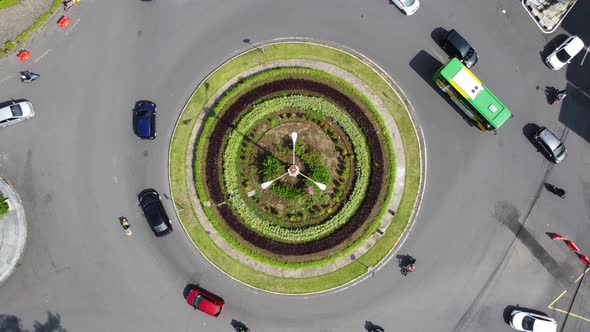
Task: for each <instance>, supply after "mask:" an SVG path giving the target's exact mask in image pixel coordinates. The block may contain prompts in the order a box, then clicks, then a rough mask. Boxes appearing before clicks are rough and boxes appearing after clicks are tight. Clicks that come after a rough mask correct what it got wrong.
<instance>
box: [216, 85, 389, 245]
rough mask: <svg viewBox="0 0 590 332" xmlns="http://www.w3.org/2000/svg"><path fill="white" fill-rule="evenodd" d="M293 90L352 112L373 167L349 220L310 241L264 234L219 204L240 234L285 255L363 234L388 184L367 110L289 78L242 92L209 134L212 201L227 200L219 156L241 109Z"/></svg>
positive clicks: (320, 87) (324, 89) (337, 94)
mask: <svg viewBox="0 0 590 332" xmlns="http://www.w3.org/2000/svg"><path fill="white" fill-rule="evenodd" d="M293 90H299V91H312V92H313V94H314V95H317V94H321V95H323V96H324V97H325V98H327V99H329V100H331V101H333V102H334V103H335V104H337V105H338V106H339V107H341V108H342V109H344V110H346V111H348V112H349V113H350V115H351V116H352V118H353V119H355V121H357V123H358V125H359V127H360V128H361V130H362V132H363V134H364V135H365V137H366V140H367V144H368V146H369V148H370V160H371V164H372V171H371V175H370V179H369V185H368V190H367V193H366V196H365V199H364V200H363V202H362V203H361V205H360V207H359V208H358V210H357V211H356V213H355V214H354V215H353V216H352V217H351V218H350V220H349V221H348V222H347V223H346V224H344V225H343V226H342V227H340V228H338V229H337V230H336V231H335V232H334V233H332V234H331V235H329V236H327V237H326V238H323V239H320V240H317V241H314V242H310V243H304V244H288V243H282V242H278V241H274V240H271V239H268V238H265V237H262V236H260V235H259V234H258V233H256V232H255V231H253V230H251V229H249V228H248V227H246V226H245V225H244V224H242V223H241V221H240V220H239V218H237V217H236V216H235V215H234V213H233V211H232V210H231V208H230V207H229V206H227V205H222V206H220V207H217V210H218V212H219V214H220V215H221V216H222V218H223V220H224V221H225V222H226V224H227V226H228V227H230V228H231V229H233V230H234V231H235V232H236V233H237V234H239V235H240V236H241V237H242V239H243V240H245V241H247V242H249V243H251V244H252V245H254V246H256V247H259V248H261V249H262V251H268V252H271V253H273V254H277V255H283V256H295V255H298V256H301V255H310V254H314V253H318V252H322V251H326V250H329V249H331V248H334V247H335V246H338V245H339V244H341V243H343V242H345V241H349V242H350V241H352V240H354V239H351V236H352V235H353V234H355V235H356V236H360V235H361V234H362V232H360V230H362V229H363V227H366V226H367V225H368V224H370V222H372V219H373V218H374V217H375V216H376V214H377V213H378V212H379V209H380V204H376V203H377V202H379V199H380V198H381V199H382V197H381V191H382V190H384V189H385V188H384V185H386V184H385V183H383V181H384V176H385V174H386V170H384V169H383V167H384V165H388V163H389V161H385V160H384V154H383V147H382V145H381V140H380V138H379V136H378V134H377V133H378V132H379V131H380V130H379V128H375V127H374V126H373V122H372V121H371V118H369V116H368V115H367V114H366V111H365V110H364V109H363V108H362V107H360V106H359V105H357V104H356V103H354V102H353V101H352V100H351V99H350V98H349V97H347V96H346V95H344V94H342V93H341V92H339V91H338V90H336V89H334V88H332V87H329V86H327V85H325V84H322V83H319V82H315V81H311V80H303V79H286V80H281V81H276V82H272V83H269V84H266V85H263V86H261V87H258V88H256V89H253V90H251V91H249V92H247V93H245V94H244V95H242V96H240V97H239V98H237V100H236V101H235V102H234V103H233V104H232V105H231V106H229V107H228V108H227V109H226V110H225V112H223V114H221V115H220V117H219V121H218V123H217V125H216V127H215V129H214V130H213V132H212V133H211V136H210V138H209V142H208V147H207V157H206V166H205V167H206V174H207V180H206V183H207V187H208V191H209V194H210V197H211V199H212V201H213V202H215V203H219V202H222V201H224V200H225V195H226V193H225V191H224V189H223V187H222V184H221V183H220V180H219V179H220V178H221V174H220V172H221V163H220V159H221V157H220V156H221V154H222V153H223V142H224V141H225V139H226V137H227V135H228V133H229V131H230V130H231V129H233V128H234V125H233V124H234V123H236V121H237V120H238V119H239V117H240V115H241V113H242V112H243V111H244V110H245V109H247V108H248V107H249V106H250V105H251V104H252V103H253V102H256V101H258V100H260V99H261V98H264V97H265V96H267V95H271V94H276V93H277V92H280V91H293ZM387 171H388V170H387Z"/></svg>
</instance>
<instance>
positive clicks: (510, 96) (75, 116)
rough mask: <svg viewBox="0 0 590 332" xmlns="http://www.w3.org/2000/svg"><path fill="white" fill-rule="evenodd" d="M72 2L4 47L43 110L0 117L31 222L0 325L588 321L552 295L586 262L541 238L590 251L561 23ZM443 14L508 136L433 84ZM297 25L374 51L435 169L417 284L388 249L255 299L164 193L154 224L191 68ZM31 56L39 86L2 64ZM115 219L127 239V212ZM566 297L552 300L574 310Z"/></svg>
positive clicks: (17, 93)
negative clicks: (206, 293)
mask: <svg viewBox="0 0 590 332" xmlns="http://www.w3.org/2000/svg"><path fill="white" fill-rule="evenodd" d="M589 7H590V6H588V5H583V4H580V5H577V7H576V8H575V9H574V12H573V13H572V17H573V18H572V19H571V22H570V21H568V20H570V18H568V20H566V22H565V23H564V25H563V27H564V29H566V30H567V33H568V34H579V35H581V36H582V37H583V39H584V36H586V38H585V40H586V41H587V42H590V32H588V31H578V30H579V29H581V27H583V25H584V18H583V17H584V16H581V18H580V15H583V14H584V15H586V16H585V17H588V15H589V14H588V13H590V10H589V9H588V8H589ZM503 10H505V11H506V12H505V13H503ZM576 11H578V12H580V13H579V14H578V13H576ZM574 14H575V15H574ZM70 16H71V17H72V24H71V26H70V27H69V28H68V29H66V30H65V31H62V30H59V29H58V28H57V26H55V25H54V24H53V22H50V24H49V25H48V26H47V27H46V28H45V30H44V31H43V32H42V33H41V34H39V35H38V36H37V37H35V38H34V40H33V41H32V42H31V43H30V44H29V45H28V46H27V47H28V49H29V50H31V51H32V52H33V56H32V58H31V61H29V62H28V63H26V64H21V63H18V61H17V60H16V59H15V58H14V57H10V58H7V59H4V60H3V61H2V66H3V68H2V70H1V71H0V98H1V99H3V100H4V99H10V98H27V99H29V100H31V101H32V102H33V104H34V106H35V108H36V112H37V115H36V117H35V118H34V119H32V120H29V121H25V122H23V123H20V124H18V125H15V126H11V127H8V128H3V129H2V130H0V175H1V176H2V177H4V178H6V179H8V180H9V181H10V182H11V183H12V184H13V185H14V187H15V188H16V189H17V191H18V192H19V194H20V195H21V198H22V200H23V203H24V206H25V209H26V211H27V218H28V225H29V239H28V245H27V248H26V252H25V254H24V257H23V259H22V261H21V264H20V266H19V267H18V268H17V270H16V272H15V274H14V275H13V276H12V277H11V278H10V279H8V281H7V282H6V283H5V284H4V285H3V286H2V287H0V331H2V330H10V331H19V329H22V330H30V331H33V330H34V331H53V330H58V328H63V329H66V330H69V331H105V330H108V331H140V330H143V331H189V330H190V331H231V326H230V322H231V320H232V319H236V320H238V321H241V322H243V323H245V324H246V325H248V326H249V327H250V328H251V330H252V331H284V332H289V331H322V332H323V331H363V328H364V325H365V322H366V321H370V322H372V323H374V324H377V325H379V326H382V327H384V328H385V329H386V330H387V331H397V330H403V331H509V330H510V328H509V327H508V326H507V325H506V323H505V322H504V320H503V313H504V310H505V309H506V308H507V307H508V306H510V305H516V304H520V305H521V306H525V307H530V308H535V309H539V310H542V311H545V312H546V313H548V314H550V315H552V316H555V317H556V318H557V319H558V322H560V324H564V323H565V324H566V325H565V328H564V331H583V330H587V329H589V328H590V326H589V325H588V324H589V323H587V322H586V321H585V320H584V319H580V318H577V317H572V316H570V317H569V318H567V319H566V316H565V315H564V314H562V313H560V312H558V311H554V310H550V309H548V308H547V306H548V305H549V304H550V303H551V302H552V301H553V300H554V299H555V298H556V297H557V296H558V295H560V294H561V292H562V291H563V290H566V289H567V290H569V294H572V293H573V290H574V289H575V284H574V283H573V281H574V280H575V279H576V278H577V277H578V275H579V274H580V272H581V271H582V266H581V264H580V263H579V261H578V259H577V258H576V257H575V256H574V255H572V254H571V253H570V252H569V251H568V250H567V248H566V247H565V246H564V245H563V244H561V243H557V242H553V241H551V240H550V239H549V238H548V237H547V235H546V234H545V232H557V233H563V234H565V235H568V236H569V237H570V238H572V239H574V240H576V243H577V244H578V245H579V246H580V247H581V249H582V252H586V253H588V254H590V244H587V243H585V242H583V240H584V239H587V238H588V236H589V235H590V227H589V219H590V203H588V202H589V201H590V175H589V174H590V173H588V172H587V171H586V172H585V167H587V166H588V165H589V164H590V147H589V144H588V142H589V141H590V129H589V128H590V127H589V126H588V125H587V123H588V120H589V116H588V113H587V110H588V106H590V98H588V96H589V95H590V86H589V85H590V84H588V83H585V82H588V79H587V77H588V73H589V72H590V71H589V70H588V66H589V65H588V63H587V62H588V61H589V60H588V59H586V61H585V64H584V65H582V64H581V61H582V58H583V56H579V57H577V58H576V59H575V60H574V61H573V62H572V63H571V64H570V65H569V66H568V68H566V69H563V70H561V71H559V72H552V71H551V70H549V69H548V68H546V67H545V66H544V65H543V62H542V56H541V53H542V52H543V51H544V48H545V47H546V46H547V45H552V43H555V42H556V41H555V40H554V37H556V36H558V34H554V35H550V36H546V35H543V34H542V33H541V32H540V31H539V30H538V29H537V28H536V26H535V25H534V23H533V22H532V21H530V18H529V17H528V15H527V14H526V13H525V12H524V11H523V9H522V8H521V6H520V3H519V2H516V1H508V0H499V1H477V2H475V1H459V0H437V1H427V0H424V1H423V3H422V8H421V9H420V10H419V11H418V13H416V15H414V16H412V17H405V16H403V15H402V14H401V13H399V12H398V11H397V10H396V8H395V7H394V6H392V5H390V4H388V3H387V1H386V0H371V1H362V2H361V1H352V0H340V1H336V0H330V1H327V0H326V1H311V0H300V1H271V0H266V1H261V0H244V1H210V0H204V1H198V2H196V1H189V0H168V1H160V0H155V1H151V2H142V1H139V0H137V1H115V0H102V1H93V0H88V1H85V2H82V3H80V4H79V5H76V6H75V8H74V9H73V11H72V12H71V15H70ZM78 19H79V21H78ZM439 27H443V28H447V29H450V28H455V29H457V30H458V31H459V32H461V33H462V34H463V35H464V36H465V37H466V38H467V39H468V40H469V41H470V42H471V43H472V44H473V45H474V46H475V48H476V49H477V51H478V53H479V54H480V61H479V63H478V64H477V66H476V68H474V72H475V73H476V74H477V75H478V76H479V77H480V78H481V79H482V80H483V81H484V82H485V84H486V85H487V86H488V87H490V88H491V89H492V91H493V92H494V93H495V94H496V95H497V96H499V97H500V98H501V99H502V100H503V101H504V103H506V104H507V105H508V106H509V107H510V108H511V109H512V111H513V113H514V114H515V116H514V118H513V119H511V120H510V121H508V123H507V124H506V126H505V127H503V128H502V129H501V130H500V132H499V134H498V135H496V136H493V135H491V134H485V133H481V132H479V131H477V130H476V129H474V128H471V127H469V126H468V125H467V124H466V123H465V122H464V121H463V120H462V119H461V117H460V116H459V115H458V114H457V113H456V112H455V111H454V110H453V108H452V106H451V105H449V104H448V103H447V102H446V101H445V99H443V98H442V97H441V96H440V95H439V93H438V92H437V91H436V90H435V89H433V87H432V85H431V84H430V76H431V75H432V73H433V72H434V70H436V69H437V68H438V67H439V66H440V64H441V63H442V62H444V61H446V56H445V55H444V53H443V51H442V50H441V49H440V48H439V47H438V46H437V45H436V43H435V41H434V37H435V36H436V34H437V31H438V30H437V28H439ZM586 30H587V29H586ZM560 31H561V32H562V33H563V32H564V31H563V30H560ZM291 36H300V37H311V38H316V39H320V40H327V41H331V42H336V43H340V44H343V45H346V46H348V47H351V48H354V49H355V50H357V51H359V52H361V53H363V54H365V55H366V56H368V57H369V58H371V59H372V60H374V61H375V62H376V63H377V64H379V65H380V66H382V67H383V68H384V69H385V70H386V71H387V72H388V73H389V74H390V75H391V76H392V77H393V78H394V79H395V80H396V81H397V82H398V83H399V84H400V86H401V87H402V88H403V89H404V91H405V92H406V94H407V95H408V97H409V99H410V101H411V103H412V105H413V107H414V109H415V113H416V118H417V121H418V123H419V125H420V128H421V130H422V131H423V132H424V135H425V138H426V147H427V160H428V163H427V182H426V192H425V196H424V201H423V205H422V208H421V210H420V213H419V214H418V216H417V218H418V219H417V223H416V226H415V227H414V229H413V232H412V234H410V236H409V238H408V240H407V241H406V243H405V244H404V246H403V247H402V248H401V249H400V251H399V252H398V254H405V253H410V254H412V255H413V256H415V257H417V259H418V262H417V270H416V271H415V272H414V273H412V274H411V275H409V276H407V277H405V278H404V277H402V276H401V275H400V273H399V268H398V267H397V266H396V264H395V260H392V261H391V262H390V263H389V264H387V265H386V266H385V267H384V268H382V269H381V270H379V271H377V272H376V273H375V275H374V276H373V277H371V278H370V279H368V280H367V281H365V282H363V283H361V284H359V285H357V286H355V287H351V288H349V289H346V290H343V291H341V292H337V293H333V294H323V295H316V296H307V297H289V296H277V295H269V294H265V293H259V292H255V291H253V290H251V289H249V288H248V287H246V286H243V285H241V284H238V283H236V282H234V281H232V280H231V279H230V278H228V277H226V276H225V275H223V274H222V273H220V272H219V271H218V270H217V269H216V268H214V267H212V266H210V265H209V264H208V263H207V262H206V261H205V260H204V259H203V258H202V257H201V255H200V254H199V253H198V252H197V251H196V249H195V248H194V247H193V245H192V243H190V241H189V240H188V238H187V236H186V235H185V234H184V233H183V232H182V229H181V227H180V225H179V224H178V221H177V220H176V218H175V217H174V214H173V213H171V212H172V211H173V206H172V202H171V200H170V199H165V205H166V208H167V210H168V211H169V212H170V213H169V214H170V215H171V216H172V217H173V226H174V227H175V231H174V233H173V234H171V235H170V236H168V237H166V238H163V239H157V238H155V237H154V236H153V235H152V233H151V231H150V230H149V228H148V227H147V225H146V223H145V221H144V219H143V216H142V214H141V211H140V210H139V208H138V206H137V198H136V195H137V193H138V192H139V191H140V190H142V189H144V188H148V187H153V188H155V189H157V190H158V191H159V192H160V193H161V194H162V195H163V196H164V197H166V198H169V196H170V194H169V187H168V177H167V152H168V145H169V139H170V137H171V134H172V130H173V127H174V123H175V121H176V119H177V117H178V115H179V113H180V111H181V109H182V107H183V105H184V104H185V103H186V101H187V100H188V98H189V97H190V95H191V93H192V92H193V90H194V89H195V87H196V85H197V84H198V82H199V81H200V80H202V79H203V78H204V77H205V76H206V75H207V74H208V73H209V72H210V71H211V70H213V69H214V68H215V67H216V66H218V65H219V64H220V63H222V62H223V61H224V60H226V59H228V58H230V57H231V56H233V55H234V54H236V53H238V52H240V51H242V50H245V49H247V48H249V47H250V45H248V44H245V43H244V42H243V40H244V39H246V38H248V39H250V40H251V41H252V42H254V43H256V42H262V41H268V40H272V39H275V38H283V37H291ZM558 38H559V37H558ZM46 51H47V53H45V52H46ZM24 69H30V70H32V71H34V72H38V73H40V74H41V75H42V77H41V78H40V79H39V80H38V81H37V82H34V83H33V84H29V85H24V84H21V83H20V82H19V81H18V78H17V77H16V76H15V77H9V76H10V75H13V74H15V73H17V72H18V70H24ZM566 80H568V81H569V82H570V83H571V84H573V85H575V87H572V85H568V88H569V89H570V90H571V91H572V93H570V95H569V96H568V97H567V98H566V100H565V102H564V103H563V104H560V105H557V106H549V105H547V103H546V100H545V97H544V95H543V90H544V88H545V86H548V85H549V86H556V87H559V88H561V87H563V86H564V85H565V82H566ZM574 91H575V92H574ZM140 99H151V100H153V101H155V102H156V103H157V104H158V109H159V113H158V138H157V139H156V140H155V141H151V142H145V141H139V140H138V139H136V138H135V136H134V135H133V133H132V131H131V108H132V107H133V105H134V103H135V101H137V100H140ZM529 123H534V124H539V125H545V126H547V127H549V128H551V129H552V130H553V131H554V132H556V133H557V134H558V135H561V134H562V133H563V134H564V137H566V145H567V147H568V150H569V156H568V158H567V159H566V161H565V162H564V163H563V164H560V165H558V166H556V167H553V166H552V165H551V164H550V163H549V162H548V161H546V160H545V159H544V158H543V157H542V156H541V155H540V154H539V153H538V152H537V151H536V150H535V148H534V147H533V146H532V145H531V144H530V142H529V141H528V140H527V139H526V138H525V136H524V135H523V131H524V129H523V128H525V126H526V125H527V124H529ZM543 181H548V182H551V183H555V184H558V185H559V186H562V187H564V188H566V190H567V191H568V197H567V199H565V200H561V199H559V198H557V197H555V196H553V195H551V194H549V193H547V192H546V191H545V190H544V189H542V183H543ZM121 215H125V216H127V217H128V218H129V220H130V222H131V224H132V227H133V232H134V233H133V236H132V237H131V238H128V237H126V236H125V234H124V233H123V231H122V229H121V227H120V226H119V224H118V223H117V217H119V216H121ZM521 224H524V227H521ZM586 282H587V281H586ZM187 283H199V284H201V285H202V286H204V287H205V288H207V289H209V290H211V291H213V292H215V293H217V294H219V295H220V296H222V297H223V298H224V299H225V300H226V302H227V306H226V310H225V312H224V313H223V314H222V316H221V317H219V318H217V319H213V318H209V317H205V316H204V315H203V314H200V313H198V312H194V311H193V310H192V309H190V308H189V307H188V306H187V305H186V304H185V303H184V300H183V298H182V290H183V288H184V287H185V285H186V284H187ZM587 294H588V290H587V287H584V285H582V287H581V290H580V292H579V293H578V295H577V299H576V302H574V306H573V310H578V311H577V312H578V314H579V315H581V316H583V315H584V314H585V315H586V316H587V317H590V310H588V309H587V308H585V307H584V305H585V303H584V297H585V296H587ZM566 300H567V296H565V297H563V298H562V300H561V301H558V303H557V304H556V305H555V307H560V308H562V309H563V310H567V307H568V306H569V302H567V301H566ZM584 310H586V312H584ZM572 312H573V311H572ZM560 326H561V325H560ZM52 328H53V330H52Z"/></svg>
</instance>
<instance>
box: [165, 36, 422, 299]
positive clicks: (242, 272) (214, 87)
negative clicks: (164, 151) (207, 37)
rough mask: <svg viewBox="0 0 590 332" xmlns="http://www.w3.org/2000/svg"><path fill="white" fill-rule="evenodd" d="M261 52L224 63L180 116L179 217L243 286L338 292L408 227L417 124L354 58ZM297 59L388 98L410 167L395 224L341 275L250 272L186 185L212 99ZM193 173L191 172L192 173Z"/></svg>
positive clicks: (174, 148)
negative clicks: (196, 131) (203, 217)
mask: <svg viewBox="0 0 590 332" xmlns="http://www.w3.org/2000/svg"><path fill="white" fill-rule="evenodd" d="M263 50H264V52H263V51H262V49H261V48H258V49H255V50H251V51H250V52H248V53H245V54H242V55H241V56H239V57H237V58H234V59H232V60H230V61H228V62H227V63H225V64H223V66H221V67H220V68H219V70H217V71H216V72H214V73H213V74H212V75H211V76H210V77H208V78H207V79H206V80H205V81H203V82H202V83H201V84H200V85H199V88H198V89H197V90H196V91H195V93H194V95H193V96H192V97H191V99H190V101H189V102H188V104H187V105H186V107H185V109H184V111H183V112H182V114H181V116H180V118H179V120H178V124H177V127H176V129H175V131H174V135H173V138H172V142H171V146H170V155H169V158H170V175H169V176H170V181H171V184H170V186H171V192H172V195H173V197H174V202H175V203H176V206H177V213H178V216H179V218H180V220H181V222H182V223H183V225H184V227H185V229H186V230H187V232H188V234H189V236H190V237H191V238H192V239H193V242H194V243H195V245H196V246H197V247H198V248H199V250H200V251H201V252H202V253H203V254H204V255H205V256H206V257H207V259H208V260H210V261H211V262H212V263H213V264H215V265H216V266H217V267H219V268H220V269H222V270H223V271H224V272H226V273H227V274H229V275H231V276H233V277H234V278H237V279H239V280H241V281H242V282H244V283H247V284H250V285H252V286H253V287H257V288H261V289H264V290H268V291H272V292H279V293H290V294H302V293H312V292H318V291H322V290H326V289H330V288H334V287H337V286H339V285H342V284H344V283H347V282H349V281H352V280H354V279H356V278H358V277H360V276H362V275H363V274H364V273H366V272H367V267H368V266H376V265H377V264H379V262H380V261H381V260H382V259H383V258H384V257H385V256H386V255H387V254H388V252H389V251H390V250H391V248H392V246H393V245H394V244H395V243H396V242H397V240H398V238H399V236H400V235H401V234H402V232H403V230H404V229H405V228H406V225H407V223H408V220H409V218H410V216H411V215H412V212H413V209H414V204H415V202H416V197H417V194H418V192H419V186H420V176H421V174H420V162H421V161H420V150H419V142H418V139H417V136H416V132H415V130H414V127H413V123H412V121H411V119H410V116H409V115H408V113H407V111H406V109H405V106H404V105H403V103H402V101H401V100H399V99H398V98H397V95H396V93H395V91H393V90H392V89H391V87H390V86H389V84H388V83H387V81H385V79H384V78H383V77H381V76H379V75H378V74H377V73H376V72H375V71H374V70H373V69H372V68H370V67H369V66H368V65H367V64H365V63H363V62H361V61H359V60H358V59H356V58H355V57H353V56H351V55H350V54H347V53H344V52H342V51H339V50H336V49H332V48H329V47H324V46H320V45H317V44H308V43H297V42H292V43H277V44H270V45H266V46H264V48H263ZM293 58H297V59H311V60H318V61H323V62H326V63H330V64H333V65H336V66H338V67H341V68H343V69H345V70H347V71H349V72H351V73H354V74H355V75H356V76H357V77H358V78H360V79H362V80H363V81H364V82H365V83H366V84H367V85H369V86H370V87H371V89H372V90H373V91H374V92H375V93H376V94H378V95H379V96H384V97H385V98H382V100H383V102H384V103H385V104H386V106H387V108H388V109H389V110H390V112H391V113H392V115H393V117H394V119H395V121H396V124H397V126H398V128H399V130H400V134H401V136H402V141H403V144H404V153H405V162H406V165H405V171H406V177H405V187H404V192H403V195H402V199H401V203H400V206H399V208H398V210H397V211H396V214H395V217H394V219H393V222H392V224H391V225H390V226H389V228H388V229H387V231H386V232H385V234H384V235H383V236H382V237H381V239H380V240H379V241H378V242H377V244H376V245H375V246H373V247H372V248H371V249H370V250H369V251H368V252H367V253H366V254H365V255H363V256H361V257H359V258H357V259H356V261H355V262H353V263H351V264H349V265H347V266H345V267H344V268H342V269H340V270H338V271H335V272H332V273H329V274H325V275H322V276H319V277H312V278H300V279H294V278H278V277H272V276H269V275H266V274H263V273H261V272H258V271H255V270H252V269H250V268H248V267H246V266H245V265H242V264H241V263H240V262H237V261H235V260H234V259H233V258H232V257H230V256H229V255H227V254H226V253H225V252H224V251H223V250H221V249H220V248H219V247H218V246H217V245H216V244H215V243H214V242H213V240H211V238H210V237H209V236H208V234H207V232H206V231H205V229H204V228H203V227H202V226H201V224H200V223H199V221H198V220H197V218H196V214H195V211H194V210H193V208H192V205H191V202H190V197H189V187H188V186H187V185H188V184H187V183H186V171H187V165H190V164H192V158H193V156H192V155H188V153H187V151H188V150H189V149H188V147H189V146H188V144H189V141H190V135H191V132H192V130H193V127H194V126H195V122H196V120H197V117H198V116H199V113H200V112H201V111H202V110H203V109H204V107H205V106H206V103H207V101H208V100H209V98H210V97H211V96H212V95H213V94H214V93H215V92H216V91H218V90H219V89H220V88H221V87H222V85H223V84H225V83H226V82H227V81H228V80H230V79H231V78H233V77H235V76H237V75H239V74H240V73H241V72H243V71H244V70H246V69H247V68H251V67H254V66H257V65H260V64H263V63H265V62H268V61H272V60H281V59H293ZM189 171H192V168H191V169H189Z"/></svg>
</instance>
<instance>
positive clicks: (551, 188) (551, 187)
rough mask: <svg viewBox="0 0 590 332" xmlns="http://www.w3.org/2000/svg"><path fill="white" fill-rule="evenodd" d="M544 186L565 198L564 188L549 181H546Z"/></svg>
mask: <svg viewBox="0 0 590 332" xmlns="http://www.w3.org/2000/svg"><path fill="white" fill-rule="evenodd" d="M546 186H547V190H549V191H550V192H551V193H552V194H554V195H557V196H559V197H561V198H565V189H563V188H559V187H557V186H554V185H552V184H549V183H547V184H546Z"/></svg>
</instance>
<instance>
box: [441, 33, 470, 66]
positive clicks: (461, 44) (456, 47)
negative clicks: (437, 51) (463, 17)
mask: <svg viewBox="0 0 590 332" xmlns="http://www.w3.org/2000/svg"><path fill="white" fill-rule="evenodd" d="M441 46H442V48H443V49H444V50H445V51H446V52H447V53H448V54H449V55H450V56H451V57H455V58H457V59H459V60H461V61H462V62H463V63H464V64H465V66H466V67H467V68H471V67H473V66H475V64H476V63H477V60H478V59H479V56H478V55H477V52H475V50H474V49H473V47H471V45H469V43H468V42H467V41H466V40H465V38H463V37H462V36H461V35H460V34H459V33H458V32H457V31H455V30H451V31H449V32H447V34H446V35H445V38H444V39H443V41H442V43H441Z"/></svg>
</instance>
